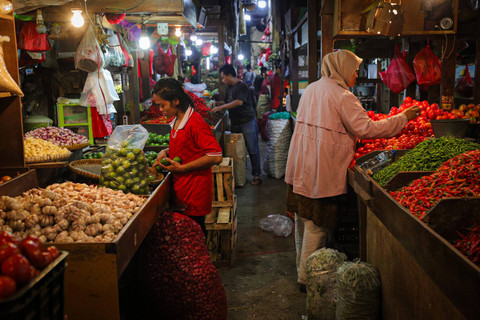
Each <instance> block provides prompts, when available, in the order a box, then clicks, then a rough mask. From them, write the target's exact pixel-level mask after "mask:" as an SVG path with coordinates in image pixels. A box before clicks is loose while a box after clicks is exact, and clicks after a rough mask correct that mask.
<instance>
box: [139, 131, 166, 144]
mask: <svg viewBox="0 0 480 320" xmlns="http://www.w3.org/2000/svg"><path fill="white" fill-rule="evenodd" d="M169 141H170V133H167V134H166V135H161V134H155V133H153V132H149V133H148V140H147V142H145V145H146V146H149V147H153V146H155V147H168V142H169Z"/></svg>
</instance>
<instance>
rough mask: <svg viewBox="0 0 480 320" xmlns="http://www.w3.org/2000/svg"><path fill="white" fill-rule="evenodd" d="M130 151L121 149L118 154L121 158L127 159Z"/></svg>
mask: <svg viewBox="0 0 480 320" xmlns="http://www.w3.org/2000/svg"><path fill="white" fill-rule="evenodd" d="M128 151H129V150H128V149H127V148H121V149H120V151H119V152H118V153H119V154H120V155H121V156H123V157H125V156H126V155H127V154H128Z"/></svg>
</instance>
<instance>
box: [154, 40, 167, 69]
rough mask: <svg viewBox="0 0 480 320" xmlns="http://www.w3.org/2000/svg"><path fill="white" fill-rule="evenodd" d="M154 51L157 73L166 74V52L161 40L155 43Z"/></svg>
mask: <svg viewBox="0 0 480 320" xmlns="http://www.w3.org/2000/svg"><path fill="white" fill-rule="evenodd" d="M153 51H154V55H153V69H154V70H155V72H156V73H158V74H160V75H163V74H165V62H164V61H165V59H164V56H165V53H164V52H163V49H162V46H161V44H160V41H158V42H157V43H156V44H155V46H154V49H153Z"/></svg>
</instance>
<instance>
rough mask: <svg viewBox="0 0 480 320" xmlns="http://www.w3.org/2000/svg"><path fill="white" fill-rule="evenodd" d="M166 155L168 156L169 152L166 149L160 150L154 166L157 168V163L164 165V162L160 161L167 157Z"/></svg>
mask: <svg viewBox="0 0 480 320" xmlns="http://www.w3.org/2000/svg"><path fill="white" fill-rule="evenodd" d="M166 157H168V154H167V151H166V149H164V150H162V151H160V152H159V153H158V156H157V159H155V162H154V163H153V166H152V167H153V168H154V169H155V166H156V165H157V164H159V165H160V166H162V164H161V163H160V161H162V159H163V158H166ZM162 167H163V166H162Z"/></svg>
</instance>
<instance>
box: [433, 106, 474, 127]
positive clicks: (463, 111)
mask: <svg viewBox="0 0 480 320" xmlns="http://www.w3.org/2000/svg"><path fill="white" fill-rule="evenodd" d="M449 111H450V113H452V114H454V115H456V116H457V117H458V118H459V119H460V118H461V119H469V120H470V123H480V104H477V105H475V104H473V103H469V104H468V105H466V104H461V105H459V106H458V109H452V110H449ZM442 119H444V118H442ZM437 120H441V119H439V118H438V117H437Z"/></svg>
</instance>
